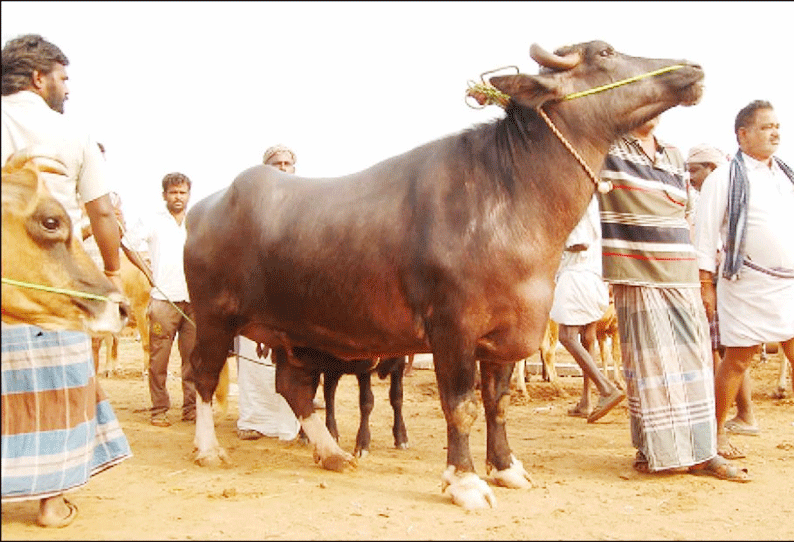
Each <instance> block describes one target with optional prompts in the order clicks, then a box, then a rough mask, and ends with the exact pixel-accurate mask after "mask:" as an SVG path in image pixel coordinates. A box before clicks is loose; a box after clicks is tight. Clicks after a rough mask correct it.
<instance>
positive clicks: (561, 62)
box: [529, 43, 582, 70]
mask: <svg viewBox="0 0 794 542" xmlns="http://www.w3.org/2000/svg"><path fill="white" fill-rule="evenodd" d="M529 56H530V57H532V60H534V61H535V62H537V63H538V64H540V65H541V66H544V67H546V68H552V69H556V70H570V69H571V68H573V67H575V66H576V65H578V64H579V63H580V62H581V61H582V56H581V55H580V54H579V53H578V52H576V51H574V52H572V53H568V54H567V55H565V56H560V55H557V54H554V53H549V52H548V51H546V50H545V49H544V48H543V47H541V46H540V45H538V44H537V43H533V44H532V46H531V47H530V48H529Z"/></svg>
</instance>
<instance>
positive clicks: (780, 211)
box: [695, 154, 794, 347]
mask: <svg viewBox="0 0 794 542" xmlns="http://www.w3.org/2000/svg"><path fill="white" fill-rule="evenodd" d="M743 158H744V163H745V165H746V167H747V180H748V183H749V198H748V207H747V237H746V238H745V252H744V254H745V257H749V258H750V259H751V260H752V261H754V262H755V263H757V264H758V265H760V266H763V267H765V268H770V269H774V268H783V269H788V270H794V236H792V232H794V183H792V182H791V181H790V180H789V178H788V177H787V176H786V174H785V173H783V171H782V170H781V169H780V168H779V167H778V166H777V164H774V165H773V167H772V168H769V167H768V166H767V165H766V164H764V163H762V162H759V161H758V160H755V159H753V158H751V157H749V156H747V155H746V154H745V155H744V156H743ZM728 172H729V169H728V166H727V165H726V166H720V167H719V168H717V169H716V170H714V171H713V172H712V173H711V175H709V176H708V177H706V181H705V182H704V183H703V187H702V189H701V193H700V201H699V202H698V210H697V222H696V223H695V248H696V250H697V257H698V267H700V269H705V270H708V271H712V272H713V271H715V269H716V268H717V265H716V263H715V255H716V253H717V249H718V248H719V246H720V239H724V238H725V236H726V234H727V229H728V222H727V216H726V215H727V207H728ZM717 315H718V317H719V321H720V340H721V342H722V344H724V345H725V346H742V347H744V346H753V345H758V344H761V343H762V342H778V341H787V340H789V339H791V338H792V337H794V279H786V278H778V277H774V276H771V275H769V274H767V273H764V272H761V271H757V270H755V269H753V268H750V267H748V266H743V267H742V268H741V270H740V271H739V277H738V279H737V280H722V277H720V280H719V284H718V286H717Z"/></svg>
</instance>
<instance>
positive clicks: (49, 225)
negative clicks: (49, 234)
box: [41, 216, 61, 231]
mask: <svg viewBox="0 0 794 542" xmlns="http://www.w3.org/2000/svg"><path fill="white" fill-rule="evenodd" d="M41 225H42V226H44V229H45V230H47V231H55V230H57V229H58V227H59V226H60V225H61V221H60V220H58V219H57V218H56V217H54V216H46V217H44V219H43V220H42V221H41Z"/></svg>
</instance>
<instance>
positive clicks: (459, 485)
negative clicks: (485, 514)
mask: <svg viewBox="0 0 794 542" xmlns="http://www.w3.org/2000/svg"><path fill="white" fill-rule="evenodd" d="M441 491H442V493H447V494H449V496H450V497H452V502H453V503H455V504H457V505H458V506H461V507H463V508H465V509H466V510H476V509H479V508H489V507H490V508H496V496H495V495H494V494H493V491H492V490H491V488H490V487H488V484H486V483H485V482H484V481H483V480H482V479H481V478H480V477H479V476H477V475H476V474H475V473H473V472H463V473H458V472H456V471H455V466H454V465H449V466H448V467H447V470H445V471H444V474H442V475H441Z"/></svg>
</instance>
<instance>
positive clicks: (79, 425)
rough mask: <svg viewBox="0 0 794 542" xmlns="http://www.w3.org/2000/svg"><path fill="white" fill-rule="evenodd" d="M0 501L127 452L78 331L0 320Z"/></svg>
mask: <svg viewBox="0 0 794 542" xmlns="http://www.w3.org/2000/svg"><path fill="white" fill-rule="evenodd" d="M2 397H3V402H2V407H3V410H2V418H3V419H2V466H0V470H1V472H2V502H10V501H22V500H28V499H41V498H45V497H51V496H53V495H57V494H59V493H62V492H64V491H67V490H71V489H75V488H78V487H80V486H82V485H85V484H86V482H88V479H89V478H90V477H91V476H93V475H94V474H97V473H99V472H101V471H103V470H105V469H107V468H109V467H112V466H114V465H117V464H118V463H120V462H121V461H123V460H125V459H128V458H129V457H132V453H131V451H130V446H129V443H128V442H127V438H126V437H125V436H124V433H123V431H122V430H121V426H120V425H119V423H118V420H117V419H116V415H115V413H114V412H113V409H112V408H111V406H110V403H108V401H107V399H106V398H105V395H104V393H103V392H102V389H101V388H100V387H99V383H98V382H97V381H96V377H95V374H94V362H93V359H92V354H91V339H90V337H89V336H88V335H87V334H85V333H82V332H76V331H45V330H43V329H41V328H39V327H36V326H29V325H8V324H3V325H2Z"/></svg>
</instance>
